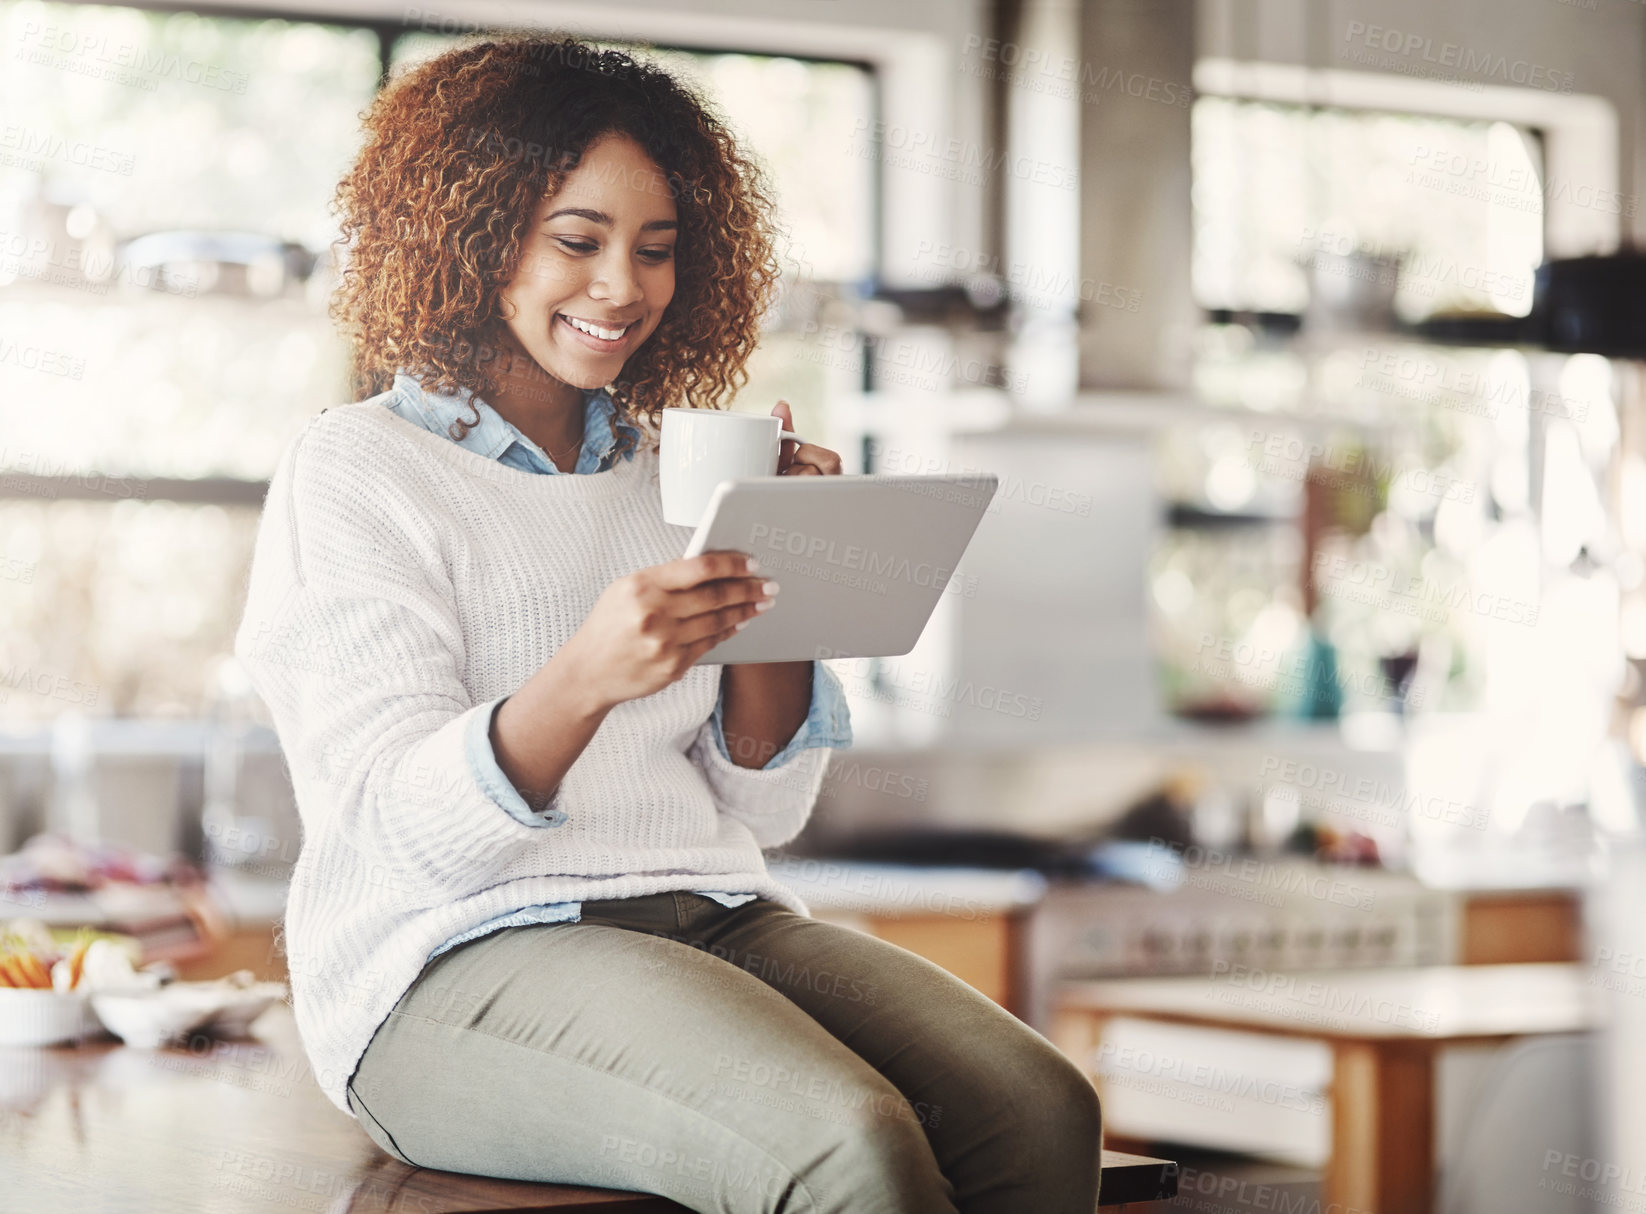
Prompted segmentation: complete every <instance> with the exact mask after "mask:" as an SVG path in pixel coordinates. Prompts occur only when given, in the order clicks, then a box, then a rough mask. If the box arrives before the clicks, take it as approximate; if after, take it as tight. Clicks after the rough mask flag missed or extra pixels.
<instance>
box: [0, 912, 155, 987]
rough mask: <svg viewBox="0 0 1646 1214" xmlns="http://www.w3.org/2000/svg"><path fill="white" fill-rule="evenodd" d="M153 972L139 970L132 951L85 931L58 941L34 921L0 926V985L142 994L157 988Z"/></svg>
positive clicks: (13, 920) (6, 923) (82, 930)
mask: <svg viewBox="0 0 1646 1214" xmlns="http://www.w3.org/2000/svg"><path fill="white" fill-rule="evenodd" d="M160 979H161V975H159V974H158V973H147V972H139V971H138V970H137V969H136V967H135V966H134V965H133V964H132V957H131V950H130V949H129V948H127V947H126V946H124V945H123V944H121V943H120V942H118V940H117V939H115V938H111V937H108V936H103V935H99V934H98V933H96V932H93V931H91V930H90V929H88V928H81V929H80V931H78V932H77V933H75V935H74V936H73V937H72V938H71V939H69V940H67V941H59V940H58V939H57V937H55V936H54V935H52V933H51V930H50V929H49V928H47V927H46V925H45V924H43V923H41V922H39V921H38V920H36V919H12V920H10V921H9V922H5V923H0V987H12V988H17V989H22V990H42V991H56V992H58V993H59V994H62V993H65V992H67V991H81V990H134V989H138V990H142V989H149V988H152V987H154V986H157V985H159V983H160Z"/></svg>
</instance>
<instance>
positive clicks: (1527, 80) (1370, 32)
mask: <svg viewBox="0 0 1646 1214" xmlns="http://www.w3.org/2000/svg"><path fill="white" fill-rule="evenodd" d="M1343 41H1344V42H1346V43H1350V44H1353V45H1354V46H1355V47H1357V48H1360V47H1363V48H1365V49H1366V50H1368V51H1383V52H1385V53H1387V54H1390V55H1398V56H1400V57H1401V58H1402V59H1409V60H1415V61H1417V62H1420V63H1427V64H1433V65H1434V66H1436V67H1442V68H1450V69H1455V70H1456V71H1459V72H1462V73H1465V74H1467V75H1469V76H1471V77H1475V76H1485V77H1489V78H1491V79H1494V80H1500V81H1502V82H1503V83H1504V84H1516V85H1520V86H1522V87H1525V88H1534V89H1547V90H1549V91H1550V92H1558V93H1569V92H1571V91H1572V85H1573V83H1574V80H1575V78H1574V77H1573V75H1572V73H1571V72H1564V71H1559V70H1556V69H1554V68H1550V67H1548V66H1546V65H1544V64H1541V63H1531V62H1529V61H1528V60H1525V59H1510V58H1509V57H1508V56H1506V55H1499V54H1495V53H1493V52H1491V51H1477V50H1475V49H1474V48H1472V47H1467V46H1463V45H1461V44H1459V43H1456V42H1439V43H1437V42H1436V41H1435V40H1434V39H1433V38H1430V37H1428V36H1427V35H1425V34H1414V33H1409V32H1404V31H1402V30H1397V29H1391V28H1390V27H1388V26H1384V25H1376V24H1372V23H1368V22H1365V21H1350V22H1349V24H1348V27H1347V29H1346V30H1345V32H1344V34H1343ZM1350 57H1351V58H1353V57H1354V56H1353V54H1352V53H1351V54H1350Z"/></svg>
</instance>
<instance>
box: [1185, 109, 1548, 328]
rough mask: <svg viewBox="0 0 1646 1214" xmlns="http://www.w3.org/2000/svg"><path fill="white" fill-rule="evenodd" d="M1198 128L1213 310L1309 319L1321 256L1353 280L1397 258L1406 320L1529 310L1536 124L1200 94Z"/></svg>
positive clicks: (1200, 215) (1206, 293)
mask: <svg viewBox="0 0 1646 1214" xmlns="http://www.w3.org/2000/svg"><path fill="white" fill-rule="evenodd" d="M1193 122H1194V128H1193V131H1194V133H1193V141H1194V142H1193V147H1194V153H1193V155H1194V222H1195V247H1194V258H1193V263H1194V285H1195V292H1196V294H1197V296H1198V297H1199V299H1200V302H1201V303H1202V304H1203V305H1205V306H1206V307H1208V308H1228V309H1233V310H1253V311H1269V312H1301V311H1303V309H1304V308H1305V306H1306V305H1307V304H1308V301H1309V270H1308V266H1309V263H1310V262H1311V260H1318V261H1319V263H1320V264H1319V266H1318V270H1317V272H1319V273H1340V274H1349V273H1360V272H1369V273H1376V272H1378V269H1379V267H1380V265H1381V263H1376V262H1373V261H1372V260H1371V259H1376V258H1399V259H1400V262H1401V264H1400V268H1399V272H1398V275H1397V276H1394V277H1395V280H1396V281H1398V289H1397V292H1396V295H1395V300H1394V303H1395V310H1396V312H1397V314H1398V315H1399V316H1400V318H1401V319H1404V320H1408V321H1411V320H1419V319H1423V318H1425V317H1428V316H1430V315H1433V314H1434V313H1436V312H1442V311H1464V310H1467V311H1487V312H1499V313H1503V314H1506V315H1511V316H1524V315H1525V314H1526V313H1527V312H1528V311H1529V310H1530V308H1531V300H1532V271H1533V270H1534V269H1535V268H1536V267H1537V265H1538V263H1539V262H1540V261H1541V260H1542V257H1543V192H1542V177H1543V167H1542V153H1541V147H1540V145H1539V142H1538V139H1537V137H1536V136H1535V134H1534V133H1533V132H1531V131H1529V130H1527V129H1526V128H1523V127H1517V126H1513V125H1511V124H1509V123H1506V122H1479V121H1462V120H1458V119H1449V118H1430V117H1424V116H1420V115H1414V114H1384V113H1374V112H1369V111H1359V110H1339V109H1319V110H1313V109H1308V108H1305V107H1302V106H1295V105H1278V104H1273V103H1270V102H1258V101H1240V100H1235V99H1232V98H1227V97H1202V98H1200V99H1199V100H1197V101H1196V102H1195V107H1194V116H1193ZM1356 255H1358V257H1359V258H1360V259H1361V260H1360V261H1359V262H1358V263H1357V262H1351V261H1349V260H1348V259H1350V258H1352V257H1355V256H1356Z"/></svg>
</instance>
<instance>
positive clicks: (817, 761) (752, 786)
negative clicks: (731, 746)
mask: <svg viewBox="0 0 1646 1214" xmlns="http://www.w3.org/2000/svg"><path fill="white" fill-rule="evenodd" d="M832 753H834V752H833V751H831V750H829V749H827V748H826V747H822V746H815V747H809V748H807V749H805V750H802V751H799V752H798V753H796V754H795V755H794V756H793V757H792V758H790V759H789V760H788V761H787V762H784V763H781V764H779V765H777V766H776V767H761V768H750V767H739V766H738V765H737V764H736V763H733V762H732V761H731V760H730V759H729V758H727V757H726V756H725V755H724V754H722V753H721V751H720V747H719V746H717V745H715V741H714V722H713V721H712V720H710V721H705V722H704V723H703V727H702V729H700V730H699V731H698V733H697V737H696V738H695V739H693V741H692V745H691V751H690V754H691V757H692V759H693V760H694V761H695V762H696V763H697V764H698V765H699V766H700V767H702V769H703V774H704V776H705V777H706V778H707V780H708V782H709V788H710V790H711V791H712V792H713V793H714V799H715V803H716V805H718V806H719V808H720V812H721V813H723V814H725V815H727V816H728V817H731V818H736V819H737V820H738V821H739V822H741V823H743V825H745V826H747V827H748V828H749V831H750V833H751V834H753V835H754V841H755V842H756V843H758V844H759V845H760V846H761V847H763V848H764V847H778V846H781V845H782V844H784V843H787V842H788V841H789V840H790V839H792V838H794V837H795V836H796V835H798V834H799V833H800V830H801V828H802V827H803V826H805V825H806V819H807V818H808V817H809V816H810V814H811V811H812V805H813V804H814V803H815V802H816V801H817V794H818V790H819V789H821V788H822V786H823V773H824V772H825V771H827V770H828V767H829V756H830V755H831V754H832Z"/></svg>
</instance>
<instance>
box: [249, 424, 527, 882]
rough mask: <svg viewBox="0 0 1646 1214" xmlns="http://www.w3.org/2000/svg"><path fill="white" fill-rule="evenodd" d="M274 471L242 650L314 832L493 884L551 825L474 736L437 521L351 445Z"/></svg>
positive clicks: (405, 866) (425, 877)
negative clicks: (486, 767) (488, 781)
mask: <svg viewBox="0 0 1646 1214" xmlns="http://www.w3.org/2000/svg"><path fill="white" fill-rule="evenodd" d="M315 433H316V429H315V426H313V425H311V426H310V427H309V429H308V430H306V431H305V432H304V433H303V434H302V435H301V436H299V438H298V439H296V440H294V442H293V443H292V445H291V447H290V448H289V450H288V452H287V455H286V458H285V459H284V460H283V461H282V464H281V466H280V468H279V469H278V470H277V472H276V475H275V477H274V478H273V480H272V481H271V484H270V488H269V496H268V500H267V502H266V504H265V508H264V513H263V523H262V525H261V529H260V531H259V534H258V539H257V548H258V551H257V553H256V557H255V559H254V562H253V574H252V578H251V581H250V584H249V586H248V592H247V607H246V615H245V617H244V619H243V621H242V623H241V627H240V630H239V632H238V633H237V635H236V638H235V654H236V656H237V657H238V658H239V659H240V660H241V662H242V663H244V664H245V666H246V667H247V669H248V671H249V673H250V675H251V678H252V680H253V682H254V684H255V686H256V688H257V690H258V693H259V694H260V695H261V696H262V697H263V699H264V701H265V703H266V704H267V705H268V707H269V711H270V713H271V715H272V716H273V718H274V722H275V727H276V730H277V732H278V734H279V737H280V742H281V745H282V747H283V749H284V751H285V754H286V756H287V761H288V763H289V764H290V767H291V770H292V777H293V782H294V786H295V787H296V789H297V790H298V791H299V805H300V808H302V809H303V811H304V818H305V822H304V827H305V832H306V834H308V835H309V836H310V837H325V838H329V839H330V840H332V841H334V842H336V843H341V844H344V845H346V846H348V847H350V848H352V849H354V850H356V851H357V852H359V853H362V854H364V855H366V856H371V857H375V858H378V859H380V860H381V861H382V862H383V863H385V864H386V865H388V866H390V868H391V869H392V870H393V871H396V872H399V873H402V874H405V875H406V876H408V877H410V878H412V879H413V880H420V881H422V882H427V883H428V884H429V885H430V886H432V887H433V888H434V889H436V890H438V891H439V892H440V893H441V894H443V895H444V896H446V897H462V896H466V895H468V894H471V893H475V892H478V891H480V890H483V889H485V888H487V887H489V886H491V885H494V884H496V883H497V881H498V880H499V876H498V870H499V868H500V867H501V866H502V865H504V864H506V863H507V862H508V860H509V859H511V858H512V857H513V856H514V855H515V854H517V853H518V852H520V851H521V850H523V849H525V848H526V847H528V846H531V845H534V844H541V842H542V841H543V840H544V837H545V834H546V833H549V832H546V831H545V830H544V829H543V828H542V827H534V826H530V825H527V824H526V823H525V822H523V821H520V820H518V819H517V818H516V817H514V816H511V815H510V814H509V813H508V812H506V811H505V810H504V808H502V807H501V806H500V805H499V804H498V802H497V800H496V799H494V798H493V797H492V796H490V795H488V792H487V789H486V788H485V787H484V785H483V784H482V783H481V781H480V780H479V779H478V778H477V773H476V771H475V768H474V765H473V763H472V762H471V758H470V754H469V752H468V748H467V747H466V745H465V740H466V735H467V734H468V732H469V731H470V730H471V729H472V728H476V727H477V725H476V722H475V721H474V718H475V717H476V716H477V715H480V714H487V713H489V712H490V711H491V709H492V705H493V702H491V701H488V702H484V703H475V702H474V701H473V699H472V698H471V697H470V696H469V695H468V693H467V692H466V691H465V689H464V687H463V684H462V682H461V680H460V679H459V676H458V670H459V664H460V662H461V660H462V658H463V635H462V632H461V630H460V628H459V626H458V622H457V618H456V613H455V610H454V608H453V594H452V589H451V586H450V583H449V579H448V578H447V577H446V575H445V571H444V567H443V562H442V561H441V560H440V555H439V549H438V545H437V543H436V542H435V541H434V538H433V536H432V535H430V536H418V535H416V534H415V523H414V522H413V521H412V520H413V519H415V515H413V514H409V512H406V511H398V512H397V511H396V509H395V504H396V503H395V501H394V499H393V498H392V497H387V498H385V497H383V496H381V495H374V494H372V493H369V492H363V491H362V480H361V478H360V477H359V475H358V469H356V468H352V467H350V466H349V465H350V464H351V463H352V462H353V461H352V460H341V459H337V458H335V457H333V456H332V455H331V454H330V451H329V449H327V448H325V447H324V446H321V447H319V449H317V450H310V443H311V440H312V438H313V436H314V435H315Z"/></svg>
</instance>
